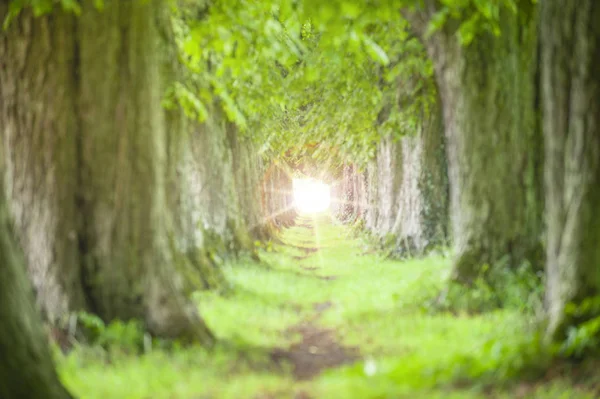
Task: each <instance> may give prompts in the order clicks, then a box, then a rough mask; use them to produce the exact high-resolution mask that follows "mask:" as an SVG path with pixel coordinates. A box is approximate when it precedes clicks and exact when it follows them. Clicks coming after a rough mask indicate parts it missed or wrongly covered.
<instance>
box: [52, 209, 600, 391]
mask: <svg viewBox="0 0 600 399" xmlns="http://www.w3.org/2000/svg"><path fill="white" fill-rule="evenodd" d="M280 239H281V242H279V243H272V244H269V245H266V246H264V247H263V248H262V249H261V252H260V253H261V259H262V260H263V262H261V263H256V262H253V261H251V260H249V259H247V260H239V261H236V262H235V263H230V264H227V265H225V266H224V270H225V274H226V277H227V279H228V281H229V283H230V288H229V289H228V290H226V292H222V293H216V292H199V293H196V295H195V300H197V301H198V303H199V307H200V311H201V314H202V315H203V317H204V319H205V321H206V322H207V324H208V325H209V327H210V328H211V329H212V330H213V331H214V333H215V335H216V336H217V338H218V341H219V343H218V344H217V345H216V347H215V348H213V349H210V350H207V349H204V348H201V347H174V348H173V347H171V348H169V349H164V348H163V349H160V347H158V346H156V345H155V347H154V348H153V350H151V351H150V350H146V353H145V354H143V355H139V354H135V353H131V351H128V350H127V347H126V346H125V348H123V347H122V346H123V345H121V344H120V343H121V342H122V341H127V339H128V338H127V337H128V334H130V335H132V338H131V341H132V342H135V340H136V338H135V331H136V330H135V329H129V328H128V327H127V325H118V326H117V327H109V328H107V329H106V331H104V332H103V334H104V335H106V336H107V337H105V338H104V340H103V342H104V344H105V345H103V348H102V349H101V348H99V347H96V348H94V347H90V346H76V347H75V348H74V349H73V350H71V351H70V352H69V353H68V354H66V355H63V354H57V358H58V366H59V371H60V374H61V377H62V379H63V381H64V382H65V384H66V385H67V386H68V387H69V389H70V390H71V391H72V392H73V393H74V394H75V395H76V396H78V397H81V398H198V399H200V398H235V399H240V398H256V399H259V398H263V399H271V398H295V399H310V398H341V399H344V398H348V399H350V398H357V399H364V398H411V399H412V398H487V397H494V398H540V399H542V398H581V399H584V398H597V397H599V395H600V391H599V390H598V386H595V387H594V384H592V383H576V382H574V380H573V378H572V377H569V378H567V376H566V374H569V373H566V371H565V370H563V371H565V374H564V376H563V374H562V373H563V371H560V370H559V371H556V369H555V371H554V372H553V374H551V375H546V376H543V375H542V376H539V375H538V376H536V377H537V378H536V379H531V380H528V381H525V380H524V378H525V376H524V375H520V376H519V379H520V382H519V381H516V382H515V381H513V382H511V383H503V382H502V381H504V379H503V376H506V375H510V374H511V371H513V368H516V369H518V368H519V364H520V363H522V362H523V361H524V360H523V358H522V356H521V355H522V352H523V343H525V345H526V343H527V342H528V341H527V337H528V334H529V333H528V331H531V328H532V327H531V324H532V323H531V322H530V318H531V316H525V315H524V313H523V312H522V311H520V310H519V309H513V310H510V309H505V310H496V311H492V312H487V313H483V314H478V315H472V314H455V313H454V314H453V313H449V312H439V311H434V310H433V309H431V308H430V305H428V304H429V303H431V299H432V298H434V297H435V296H436V295H437V293H438V292H439V291H440V289H441V287H443V285H444V283H445V280H446V279H447V276H448V273H449V266H450V262H449V259H448V258H447V257H445V256H443V255H442V254H439V255H431V256H428V257H426V258H423V259H414V260H405V261H399V260H390V259H386V258H384V257H382V256H381V255H380V254H378V253H377V252H376V251H371V250H369V248H370V247H369V246H368V245H366V243H365V241H363V239H361V238H359V237H357V236H355V235H354V234H353V233H352V230H351V229H350V228H348V227H346V226H342V225H338V224H336V223H333V222H331V221H330V220H329V219H328V218H324V217H321V218H318V219H313V218H308V217H304V218H299V219H298V221H297V224H296V226H294V227H292V228H290V229H287V230H285V231H284V232H283V234H282V236H281V238H280ZM111 334H112V335H111ZM111 339H112V341H111ZM107 342H108V343H110V342H117V343H118V344H119V345H121V346H119V345H116V348H113V347H112V346H110V345H108V346H107V344H106V343H107ZM133 352H135V351H133ZM571 374H572V373H571ZM583 380H585V381H589V378H587V377H585V378H583Z"/></svg>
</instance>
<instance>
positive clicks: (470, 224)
mask: <svg viewBox="0 0 600 399" xmlns="http://www.w3.org/2000/svg"><path fill="white" fill-rule="evenodd" d="M437 5H438V2H437V1H434V0H428V1H425V4H424V5H423V7H422V8H421V9H420V10H418V11H417V12H415V13H406V15H407V17H408V19H409V21H410V22H411V25H412V27H413V28H414V29H415V30H416V31H417V32H418V33H419V34H420V35H421V37H422V38H423V39H424V43H425V46H426V48H427V51H428V54H429V56H430V57H431V59H432V61H433V63H434V68H435V75H436V80H437V83H438V88H439V92H440V97H441V101H442V107H443V115H444V127H445V134H446V140H447V154H448V170H449V180H450V214H451V220H452V237H453V243H454V252H455V257H456V258H455V261H454V277H455V278H456V279H457V280H459V281H463V282H469V281H472V280H473V279H474V278H475V277H476V276H477V275H479V273H480V270H481V266H482V265H484V264H489V265H491V266H493V265H495V264H497V262H499V261H501V260H508V261H509V264H510V265H515V266H517V265H520V264H521V263H522V262H524V261H526V260H529V261H531V262H533V263H534V265H537V263H538V262H539V260H540V258H541V254H540V251H541V245H540V236H541V230H542V222H541V214H542V209H543V206H542V204H543V197H542V195H541V188H540V187H541V183H540V181H541V179H540V177H541V172H540V171H541V166H540V165H541V162H542V159H541V156H540V155H539V154H540V151H539V148H540V146H541V145H542V141H541V135H540V131H539V129H538V126H537V125H538V124H537V116H536V104H535V100H536V99H535V93H536V84H535V74H536V43H537V41H536V36H537V35H536V34H537V29H536V18H535V14H536V13H535V11H533V10H524V9H519V10H518V11H517V12H516V13H513V12H511V11H509V10H507V9H503V10H502V12H501V15H500V25H501V31H502V33H501V34H500V35H499V36H494V35H493V34H492V33H489V32H485V31H482V32H478V33H477V34H476V36H475V38H474V39H473V41H472V42H471V43H470V44H469V45H465V46H463V45H461V43H460V42H459V38H458V35H457V27H458V25H459V22H458V21H454V20H451V21H449V22H447V23H446V25H445V26H444V27H443V28H442V29H441V30H439V31H437V32H435V33H434V34H433V35H431V36H430V37H427V38H425V30H426V27H427V24H428V22H429V20H430V18H431V17H432V15H433V14H434V13H435V12H436V11H437Z"/></svg>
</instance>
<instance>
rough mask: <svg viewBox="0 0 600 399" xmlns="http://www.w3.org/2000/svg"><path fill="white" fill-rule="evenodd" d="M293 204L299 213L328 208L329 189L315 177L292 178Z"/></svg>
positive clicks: (329, 199) (317, 211)
mask: <svg viewBox="0 0 600 399" xmlns="http://www.w3.org/2000/svg"><path fill="white" fill-rule="evenodd" d="M293 188H294V206H295V207H296V209H297V210H298V212H300V213H320V212H324V211H326V210H327V209H328V208H329V204H330V203H331V190H330V187H329V185H328V184H325V183H323V182H321V181H318V180H315V179H294V180H293Z"/></svg>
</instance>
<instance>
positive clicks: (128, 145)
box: [0, 0, 210, 341]
mask: <svg viewBox="0 0 600 399" xmlns="http://www.w3.org/2000/svg"><path fill="white" fill-rule="evenodd" d="M82 8H83V10H82V13H81V15H80V16H78V17H75V16H72V15H65V14H64V13H63V12H61V11H59V10H57V11H55V12H53V14H52V15H49V16H45V17H40V18H33V16H32V15H31V13H30V12H29V11H26V12H24V13H23V14H22V15H21V16H20V17H19V18H18V19H17V20H15V21H14V22H13V23H12V25H11V26H10V28H9V29H8V31H7V32H4V33H3V34H2V42H1V43H2V47H0V58H1V59H2V63H3V68H2V72H1V73H2V75H0V77H1V85H0V90H1V93H0V95H1V97H2V104H3V107H2V109H1V110H2V111H1V113H0V125H1V126H2V128H3V144H4V145H3V149H2V151H3V153H4V159H5V165H4V171H5V175H6V177H7V178H6V184H5V187H6V192H7V193H8V198H9V202H10V206H11V213H12V215H13V217H14V219H15V222H16V226H17V230H18V232H19V238H20V240H21V242H22V243H23V246H24V248H25V253H26V254H27V263H28V265H29V270H30V273H31V275H32V278H33V280H34V283H35V287H36V289H37V292H38V300H39V302H40V304H41V305H42V306H43V308H44V309H45V310H46V313H47V314H48V315H49V316H50V318H51V319H52V320H55V319H56V318H58V317H60V316H62V315H64V314H65V313H66V312H67V311H70V310H77V309H82V308H83V309H87V310H90V311H93V312H95V313H97V314H98V315H100V316H101V317H102V318H103V319H105V320H111V319H114V318H121V319H128V318H132V317H138V318H143V319H144V320H145V321H146V323H147V325H148V328H149V329H150V331H151V332H153V333H156V334H158V335H162V336H168V337H173V336H186V337H195V338H200V339H202V340H205V341H207V340H210V333H209V332H208V330H207V329H206V327H205V326H204V324H203V322H202V321H201V319H200V318H199V316H198V314H197V311H196V308H195V306H194V305H193V304H192V303H191V302H189V301H188V300H187V298H186V296H185V294H186V289H188V288H190V287H188V286H186V284H187V282H188V281H187V279H185V280H184V279H183V277H182V274H184V273H183V272H184V269H186V270H187V269H188V266H190V265H189V264H190V263H193V261H190V259H188V258H187V255H186V254H185V253H183V252H182V251H181V249H180V247H179V246H178V245H179V243H180V242H181V241H184V240H185V237H180V236H178V234H177V233H178V231H179V230H178V228H177V220H176V218H175V217H174V216H173V215H172V214H171V212H170V210H169V209H168V205H169V203H170V202H169V201H170V197H171V196H175V195H177V193H173V192H171V191H172V188H173V187H176V188H181V182H180V181H173V179H176V178H178V177H177V175H176V173H174V169H172V168H174V166H173V165H172V164H171V163H170V160H169V148H168V147H170V146H173V145H177V144H180V143H181V142H182V141H184V140H188V139H189V137H188V136H186V135H185V134H183V133H184V132H181V131H171V130H169V129H168V128H167V127H172V126H170V125H168V124H167V120H166V117H165V115H166V113H165V111H164V109H163V108H162V105H161V101H162V96H163V94H164V91H165V89H166V84H167V83H168V81H167V79H166V77H165V76H164V72H165V60H164V59H163V58H162V57H163V56H164V54H165V52H167V53H168V48H169V46H172V45H173V44H172V43H171V37H170V36H169V34H168V32H169V29H168V26H169V15H168V12H167V9H166V4H165V3H164V2H162V1H159V0H153V1H150V2H138V1H131V2H129V1H128V2H123V1H116V0H112V1H105V7H104V11H102V12H100V11H98V10H96V9H95V8H94V6H93V5H92V4H90V3H84V4H82ZM2 11H3V12H2V13H0V14H1V15H0V16H2V17H3V15H4V14H5V12H6V9H4V10H2ZM179 179H181V177H179Z"/></svg>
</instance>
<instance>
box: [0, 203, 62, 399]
mask: <svg viewBox="0 0 600 399" xmlns="http://www.w3.org/2000/svg"><path fill="white" fill-rule="evenodd" d="M0 324H1V325H2V332H1V333H0V353H2V361H1V362H0V397H2V398H49V399H63V398H70V397H71V395H69V393H68V392H67V391H66V390H65V388H64V387H63V386H62V385H61V383H60V381H59V379H58V376H57V375H56V372H55V371H54V365H53V364H52V357H51V356H50V351H49V350H48V340H47V338H46V336H45V334H44V332H43V327H42V322H41V319H40V316H39V314H38V312H37V309H36V308H35V302H34V298H33V293H32V291H31V285H30V283H29V281H28V280H27V273H26V269H25V262H24V259H23V255H22V253H21V248H20V247H19V244H18V243H17V240H16V238H15V237H14V234H13V231H12V229H11V226H10V221H9V215H8V209H7V204H6V199H5V197H4V193H2V192H0Z"/></svg>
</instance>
